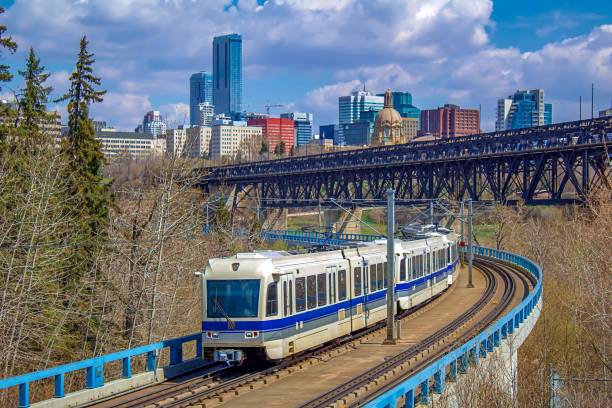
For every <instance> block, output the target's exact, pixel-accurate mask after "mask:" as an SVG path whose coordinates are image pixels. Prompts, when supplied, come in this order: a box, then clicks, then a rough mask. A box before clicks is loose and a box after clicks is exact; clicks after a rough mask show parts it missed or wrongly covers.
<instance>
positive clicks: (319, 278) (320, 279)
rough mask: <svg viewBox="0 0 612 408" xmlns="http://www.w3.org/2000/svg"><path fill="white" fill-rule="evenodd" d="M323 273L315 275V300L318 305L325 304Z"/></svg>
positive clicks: (325, 294)
mask: <svg viewBox="0 0 612 408" xmlns="http://www.w3.org/2000/svg"><path fill="white" fill-rule="evenodd" d="M325 276H326V275H325V274H324V273H320V274H318V275H317V300H318V305H319V306H325V305H326V304H327V286H325V280H326V279H325Z"/></svg>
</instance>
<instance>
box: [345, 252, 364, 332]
mask: <svg viewBox="0 0 612 408" xmlns="http://www.w3.org/2000/svg"><path fill="white" fill-rule="evenodd" d="M347 273H348V276H349V280H348V281H349V288H348V293H349V296H350V298H349V305H350V306H349V310H350V313H351V332H352V331H355V330H359V329H362V328H363V327H365V322H366V320H365V296H364V287H363V285H364V281H365V276H366V272H365V268H364V266H363V264H362V263H361V262H360V261H359V258H356V259H355V258H354V259H351V262H350V264H349V271H348V272H347Z"/></svg>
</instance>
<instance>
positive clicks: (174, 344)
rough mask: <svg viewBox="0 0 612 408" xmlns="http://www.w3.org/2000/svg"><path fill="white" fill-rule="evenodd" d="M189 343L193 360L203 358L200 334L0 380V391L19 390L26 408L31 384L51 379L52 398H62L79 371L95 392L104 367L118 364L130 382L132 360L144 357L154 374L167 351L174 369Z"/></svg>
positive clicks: (101, 379) (21, 401)
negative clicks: (70, 377)
mask: <svg viewBox="0 0 612 408" xmlns="http://www.w3.org/2000/svg"><path fill="white" fill-rule="evenodd" d="M192 341H195V342H196V358H202V333H194V334H190V335H188V336H184V337H179V338H175V339H169V340H164V341H160V342H157V343H152V344H147V345H145V346H140V347H136V348H133V349H127V350H122V351H118V352H116V353H111V354H106V355H103V356H99V357H93V358H90V359H87V360H82V361H77V362H74V363H69V364H64V365H61V366H57V367H52V368H48V369H46V370H42V371H36V372H33V373H28V374H23V375H19V376H17V377H11V378H6V379H4V380H0V390H3V389H7V388H11V387H19V407H29V406H30V383H32V382H34V381H39V380H44V379H46V378H51V377H54V379H55V393H54V397H55V398H63V397H64V396H65V393H64V377H65V375H66V374H69V373H72V372H75V371H79V370H86V371H85V373H86V377H85V378H86V387H87V388H98V387H101V386H103V385H104V365H105V364H107V363H111V362H113V361H118V360H121V361H122V370H121V376H122V378H130V377H131V376H132V364H131V363H132V358H134V357H136V356H140V355H143V354H146V356H147V367H146V369H147V371H154V370H155V369H156V368H158V367H157V365H158V358H159V356H160V354H161V351H162V350H163V349H165V348H169V349H170V366H173V365H176V364H180V363H182V362H183V345H184V344H185V343H189V342H192Z"/></svg>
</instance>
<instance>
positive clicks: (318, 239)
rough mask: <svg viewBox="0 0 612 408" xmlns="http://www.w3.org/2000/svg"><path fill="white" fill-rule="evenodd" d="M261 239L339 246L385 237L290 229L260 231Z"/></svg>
mask: <svg viewBox="0 0 612 408" xmlns="http://www.w3.org/2000/svg"><path fill="white" fill-rule="evenodd" d="M261 236H262V238H263V239H265V240H267V241H271V240H283V241H287V242H300V243H305V244H315V245H332V246H340V245H347V244H349V243H351V242H372V241H375V240H377V239H382V238H385V236H384V235H370V234H340V233H336V232H334V233H325V232H317V231H290V230H272V231H263V232H262V233H261Z"/></svg>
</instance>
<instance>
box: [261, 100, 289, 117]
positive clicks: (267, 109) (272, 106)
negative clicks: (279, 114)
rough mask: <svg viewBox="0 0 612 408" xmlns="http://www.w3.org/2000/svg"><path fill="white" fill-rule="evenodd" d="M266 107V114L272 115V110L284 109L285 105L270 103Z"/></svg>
mask: <svg viewBox="0 0 612 408" xmlns="http://www.w3.org/2000/svg"><path fill="white" fill-rule="evenodd" d="M264 106H265V107H266V114H267V115H270V108H284V107H285V105H283V104H280V103H270V101H268V103H266V104H265V105H264Z"/></svg>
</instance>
